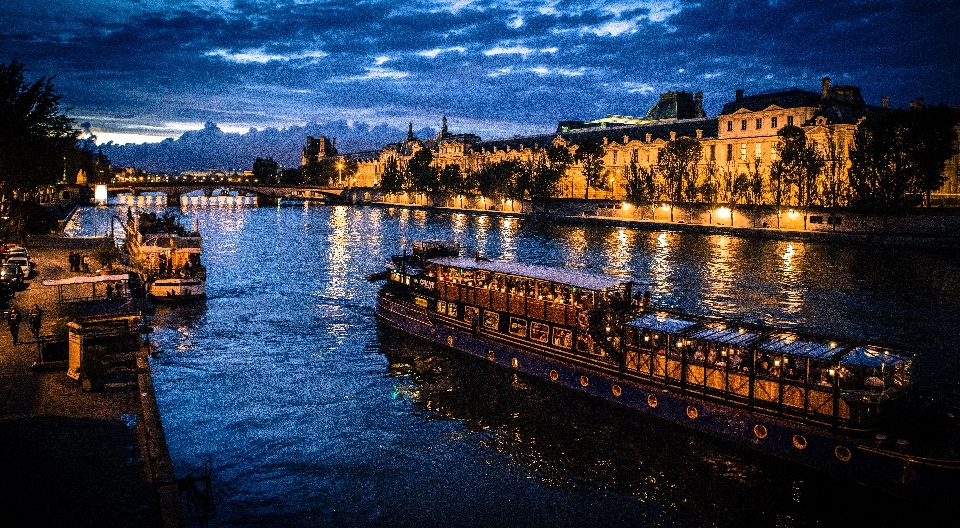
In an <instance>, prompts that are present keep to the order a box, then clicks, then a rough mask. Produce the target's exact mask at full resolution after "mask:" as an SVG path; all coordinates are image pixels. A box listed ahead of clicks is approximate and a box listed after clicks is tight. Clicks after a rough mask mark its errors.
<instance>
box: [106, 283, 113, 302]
mask: <svg viewBox="0 0 960 528" xmlns="http://www.w3.org/2000/svg"><path fill="white" fill-rule="evenodd" d="M107 299H113V284H110V283H109V282H108V283H107Z"/></svg>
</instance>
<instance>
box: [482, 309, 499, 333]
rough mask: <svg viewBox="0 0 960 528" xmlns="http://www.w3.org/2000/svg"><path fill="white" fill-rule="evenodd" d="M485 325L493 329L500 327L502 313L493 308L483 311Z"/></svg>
mask: <svg viewBox="0 0 960 528" xmlns="http://www.w3.org/2000/svg"><path fill="white" fill-rule="evenodd" d="M483 326H484V327H485V328H489V329H491V330H499V329H500V314H498V313H497V312H494V311H491V310H484V312H483Z"/></svg>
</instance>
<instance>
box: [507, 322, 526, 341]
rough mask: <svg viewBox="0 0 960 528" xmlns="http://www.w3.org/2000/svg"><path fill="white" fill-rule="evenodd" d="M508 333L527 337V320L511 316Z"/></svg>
mask: <svg viewBox="0 0 960 528" xmlns="http://www.w3.org/2000/svg"><path fill="white" fill-rule="evenodd" d="M510 333H511V334H513V335H515V336H519V337H527V321H526V320H525V319H520V318H519V317H511V318H510Z"/></svg>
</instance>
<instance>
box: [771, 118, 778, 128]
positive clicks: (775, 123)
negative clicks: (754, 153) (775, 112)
mask: <svg viewBox="0 0 960 528" xmlns="http://www.w3.org/2000/svg"><path fill="white" fill-rule="evenodd" d="M770 128H777V118H776V117H771V118H770Z"/></svg>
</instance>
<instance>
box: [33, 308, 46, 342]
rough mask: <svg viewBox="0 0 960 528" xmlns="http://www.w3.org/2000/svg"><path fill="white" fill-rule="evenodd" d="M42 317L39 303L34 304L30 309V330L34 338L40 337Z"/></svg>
mask: <svg viewBox="0 0 960 528" xmlns="http://www.w3.org/2000/svg"><path fill="white" fill-rule="evenodd" d="M42 317H43V310H41V309H40V305H39V304H34V305H33V310H30V331H31V332H32V333H33V337H34V338H35V339H37V338H39V337H40V320H41V318H42Z"/></svg>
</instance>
